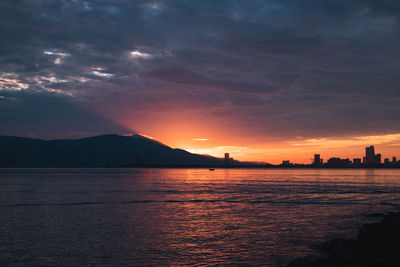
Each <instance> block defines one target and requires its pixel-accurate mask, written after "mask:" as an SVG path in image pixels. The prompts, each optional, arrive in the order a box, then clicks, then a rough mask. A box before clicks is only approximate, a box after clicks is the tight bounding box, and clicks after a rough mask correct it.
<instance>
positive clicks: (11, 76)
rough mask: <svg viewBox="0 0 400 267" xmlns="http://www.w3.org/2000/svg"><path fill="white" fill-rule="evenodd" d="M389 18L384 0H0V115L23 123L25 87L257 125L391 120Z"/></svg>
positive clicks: (293, 127)
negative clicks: (21, 114) (21, 113)
mask: <svg viewBox="0 0 400 267" xmlns="http://www.w3.org/2000/svg"><path fill="white" fill-rule="evenodd" d="M399 19H400V2H399V1H397V0H354V1H353V0H352V1H345V0H341V1H337V0H335V1H334V0H321V1H311V0H305V1H297V0H270V1H265V0H259V1H258V0H254V1H245V0H221V1H211V0H209V1H186V0H182V1H160V0H158V1H157V0H155V1H128V0H118V1H110V0H98V1H90V0H88V1H83V0H82V1H81V0H71V1H15V0H13V1H11V0H3V1H1V2H0V35H1V36H2V41H1V43H0V72H1V73H0V75H2V76H1V77H0V96H2V97H0V100H2V101H0V108H1V109H2V110H3V111H5V110H7V112H4V113H3V114H2V115H1V117H0V118H1V123H2V125H4V123H6V122H7V123H8V125H9V126H8V127H7V129H8V130H9V131H11V130H10V129H13V128H15V129H18V132H21V133H22V132H23V131H24V129H25V131H26V132H30V131H31V128H32V127H34V126H33V125H32V124H30V123H29V121H31V119H30V116H34V115H29V114H28V112H25V111H24V112H25V113H24V114H26V119H25V120H26V123H25V122H24V118H25V116H19V117H18V116H17V115H15V114H18V113H15V114H14V113H13V112H11V110H12V109H14V108H15V109H17V107H14V106H12V105H11V104H10V103H12V102H13V103H18V101H21V102H20V103H23V104H21V105H26V106H27V107H26V108H28V107H29V106H30V103H32V102H31V101H28V100H27V99H28V98H27V97H28V95H29V98H32V99H33V98H34V99H35V101H36V102H37V103H40V102H44V103H45V104H43V105H39V106H40V112H43V113H44V112H45V111H46V110H48V111H50V109H51V107H52V105H53V106H54V105H58V103H59V101H60V97H61V96H62V99H64V100H63V101H64V102H63V103H69V104H63V105H59V109H60V110H62V111H63V112H64V113H65V114H67V113H68V112H69V111H70V110H76V109H77V108H78V107H79V108H81V109H82V110H85V108H83V107H88V106H90V107H91V108H92V109H94V110H97V111H101V112H99V113H101V114H105V113H107V112H109V113H110V114H111V113H112V114H118V111H119V110H121V112H122V111H124V112H127V110H131V111H132V113H134V112H135V111H137V110H145V109H146V108H149V107H156V108H157V109H159V110H160V109H165V111H168V110H170V109H171V108H172V107H173V108H174V109H182V112H193V113H198V112H199V110H200V109H201V108H203V110H204V111H203V112H202V116H204V115H206V116H209V118H210V120H212V119H214V118H215V117H217V118H225V119H226V120H227V121H229V120H235V123H236V124H239V125H240V126H241V127H247V128H248V129H249V131H253V132H254V134H255V135H260V136H261V135H265V134H266V133H267V134H269V135H275V136H277V135H288V136H290V135H293V136H295V135H301V136H309V137H321V136H334V135H343V136H345V135H351V134H376V133H389V132H398V131H399V130H400V128H399V127H398V126H397V125H400V124H399V119H398V116H395V115H394V114H398V113H399V111H400V107H399V105H398V104H397V103H398V101H399V100H400V90H399V88H400V87H399V86H400V78H399V77H400V75H399V74H400V73H399V72H400V60H399V59H400V50H399V49H398V47H399V46H400V34H399V33H400V31H399ZM26 85H27V86H28V87H29V88H25V87H26ZM17 90H22V91H23V92H19V91H18V92H19V93H17V92H16V91H17ZM10 94H12V98H13V99H14V100H13V101H3V100H5V99H7V98H8V97H10V96H9V95H10ZM210 96H212V97H210ZM68 98H71V99H72V98H73V101H72V100H67V99H68ZM70 103H73V105H72V104H70ZM103 103H106V104H103ZM39 106H38V107H35V110H38V109H36V108H39ZM190 107H195V108H194V110H191V109H190ZM19 108H22V107H21V106H19ZM24 110H25V109H24ZM38 112H39V111H38ZM40 112H39V113H40ZM49 113H51V112H49ZM91 116H93V114H91ZM39 117H40V116H39ZM42 118H43V119H41V120H38V121H37V123H36V124H35V125H36V127H38V128H40V126H39V125H41V126H45V125H46V124H48V122H47V120H46V117H45V116H44V117H43V116H42ZM62 118H63V117H62ZM238 118H240V120H238ZM52 119H54V118H52ZM64 119H65V120H68V119H67V118H64ZM49 120H51V119H49ZM80 120H82V123H81V124H80V123H79V124H76V125H74V128H75V129H74V130H76V131H80V128H81V127H83V126H82V125H85V124H86V123H85V122H87V120H85V119H82V118H80V117H79V116H76V121H80ZM12 121H18V123H14V124H11V122H12ZM32 121H33V120H32ZM95 121H96V123H97V124H98V125H103V123H104V128H102V129H101V130H99V131H103V130H105V129H109V127H110V124H109V122H102V121H100V119H99V118H97V119H96V120H95ZM71 127H72V125H71ZM91 129H92V130H93V129H94V128H91ZM92 130H90V131H92ZM2 131H3V132H4V131H5V128H4V129H2ZM48 132H49V135H50V134H51V132H52V131H50V130H49V131H48Z"/></svg>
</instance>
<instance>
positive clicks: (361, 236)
mask: <svg viewBox="0 0 400 267" xmlns="http://www.w3.org/2000/svg"><path fill="white" fill-rule="evenodd" d="M373 216H377V217H381V220H380V221H379V222H377V223H368V224H364V225H362V226H361V228H360V229H359V231H358V235H357V237H356V238H355V239H344V238H337V239H333V240H330V241H328V242H325V243H323V244H322V245H320V246H319V248H318V250H319V251H320V252H322V253H324V256H311V255H310V256H306V257H303V258H299V259H296V260H294V261H292V262H291V263H289V265H287V267H333V266H341V267H342V266H359V267H361V266H363V267H365V266H368V267H373V266H390V267H392V266H393V267H395V266H396V267H398V266H400V212H392V213H387V214H373Z"/></svg>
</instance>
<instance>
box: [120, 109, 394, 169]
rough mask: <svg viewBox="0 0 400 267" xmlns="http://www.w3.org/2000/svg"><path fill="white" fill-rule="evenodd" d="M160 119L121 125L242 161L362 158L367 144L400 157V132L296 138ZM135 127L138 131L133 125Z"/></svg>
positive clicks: (173, 118) (166, 116) (189, 119)
mask: <svg viewBox="0 0 400 267" xmlns="http://www.w3.org/2000/svg"><path fill="white" fill-rule="evenodd" d="M157 115H158V118H157V119H150V120H147V118H146V120H137V117H135V119H132V120H130V119H127V118H123V119H124V120H121V122H120V123H121V124H123V125H125V126H127V127H130V125H135V127H136V128H137V129H140V130H137V131H138V132H140V133H141V134H142V135H143V136H151V137H152V138H154V139H155V140H158V141H160V142H162V143H164V144H166V145H168V146H170V147H173V148H181V149H185V150H187V151H189V152H192V153H197V154H207V155H212V156H215V157H223V155H224V153H230V155H231V156H232V157H233V158H235V159H237V160H241V161H261V162H268V163H272V164H280V163H281V162H282V160H290V161H291V162H295V163H306V164H307V163H311V162H312V159H313V155H314V154H321V158H323V159H324V160H325V161H326V160H328V159H329V158H331V157H341V158H350V159H351V160H352V159H353V158H362V157H363V156H364V154H365V147H366V146H369V145H374V146H375V151H376V153H381V154H382V159H384V158H390V159H391V157H392V156H397V157H398V158H400V155H399V154H400V153H399V151H400V133H398V134H385V135H371V136H368V135H366V136H352V137H346V138H335V137H331V138H329V137H327V138H315V139H307V138H302V137H295V138H292V139H283V138H276V137H268V136H267V135H266V136H257V135H254V134H253V135H251V133H250V132H249V131H247V130H246V129H239V130H238V129H237V128H236V127H235V125H229V123H226V121H225V122H222V121H218V120H214V121H207V120H205V121H201V120H199V118H196V119H195V118H193V117H191V116H190V115H187V114H181V113H175V114H172V115H171V113H169V114H164V115H163V114H157ZM132 130H135V129H133V128H132Z"/></svg>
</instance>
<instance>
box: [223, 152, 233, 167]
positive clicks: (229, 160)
mask: <svg viewBox="0 0 400 267" xmlns="http://www.w3.org/2000/svg"><path fill="white" fill-rule="evenodd" d="M224 165H225V166H231V165H233V158H230V157H229V153H225V157H224Z"/></svg>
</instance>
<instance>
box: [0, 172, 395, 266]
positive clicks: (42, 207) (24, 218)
mask: <svg viewBox="0 0 400 267" xmlns="http://www.w3.org/2000/svg"><path fill="white" fill-rule="evenodd" d="M399 193H400V171H399V170H350V169H347V170H313V169H311V170H308V169H294V170H284V169H276V170H269V169H266V170H263V169H237V170H227V169H217V170H215V171H214V172H211V171H209V170H208V169H0V266H177V265H191V266H200V265H201V266H204V265H225V266H226V265H229V266H235V265H250V266H284V265H285V264H287V263H288V262H289V261H291V260H293V259H295V258H297V257H300V256H304V255H307V254H310V253H313V251H314V250H313V247H314V246H315V245H317V244H319V243H321V242H323V241H326V240H329V239H331V238H334V237H354V236H355V235H356V233H357V229H358V227H359V226H360V225H361V224H362V223H365V222H371V221H374V220H377V218H373V217H370V216H368V215H370V214H372V213H375V212H387V211H395V210H398V207H399V205H400V200H399Z"/></svg>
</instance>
